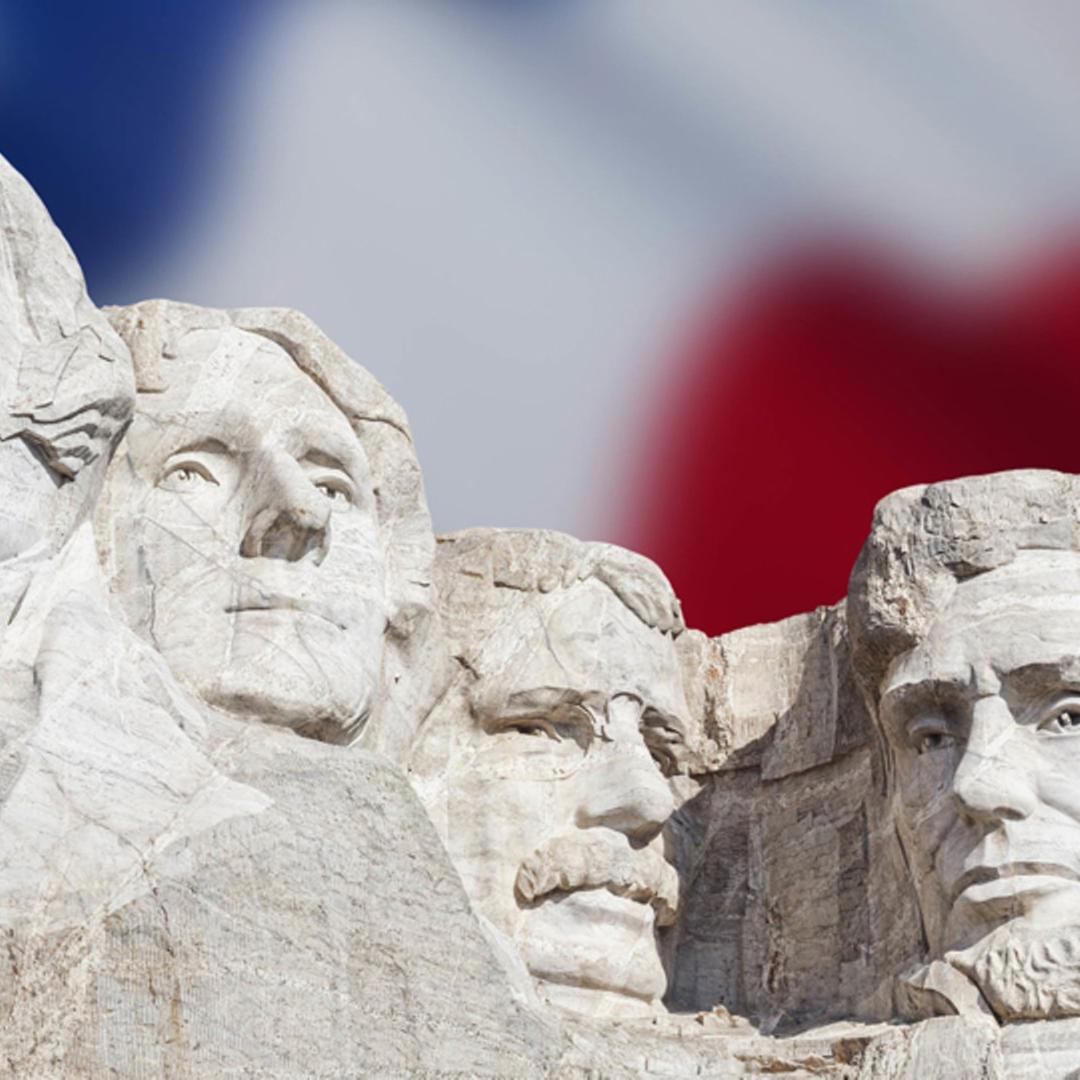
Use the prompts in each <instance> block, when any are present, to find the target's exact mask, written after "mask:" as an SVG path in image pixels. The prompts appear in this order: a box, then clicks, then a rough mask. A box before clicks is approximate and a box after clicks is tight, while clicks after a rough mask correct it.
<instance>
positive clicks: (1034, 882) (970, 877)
mask: <svg viewBox="0 0 1080 1080" xmlns="http://www.w3.org/2000/svg"><path fill="white" fill-rule="evenodd" d="M1055 881H1056V882H1058V883H1062V882H1068V883H1071V884H1077V883H1080V874H1078V873H1077V872H1076V871H1075V870H1073V869H1071V868H1070V867H1068V866H1062V865H1061V864H1060V863H1043V862H1011V863H1002V864H1001V865H1000V866H976V867H975V868H974V869H972V870H968V871H966V872H965V873H963V874H961V875H960V878H959V880H958V881H957V882H956V885H955V886H954V887H953V891H952V898H951V902H952V903H954V904H955V903H956V902H957V901H958V900H959V899H961V897H963V899H964V900H965V901H968V902H970V903H975V904H978V903H990V902H992V901H995V900H1000V899H1001V898H1002V897H1007V896H1017V895H1019V894H1021V893H1025V892H1032V891H1045V890H1046V889H1048V888H1053V886H1054V883H1055Z"/></svg>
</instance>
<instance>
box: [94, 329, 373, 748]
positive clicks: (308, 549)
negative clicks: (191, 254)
mask: <svg viewBox="0 0 1080 1080" xmlns="http://www.w3.org/2000/svg"><path fill="white" fill-rule="evenodd" d="M175 353H176V355H175V356H174V357H172V358H171V359H169V360H168V361H167V363H166V364H165V370H166V372H167V378H168V387H167V389H165V390H164V391H162V392H160V393H141V394H140V395H139V398H138V402H137V407H136V416H135V419H134V421H133V423H132V427H131V430H130V432H129V434H128V437H127V441H126V453H125V454H123V455H121V456H120V457H119V458H118V460H117V462H116V463H115V464H114V467H113V469H112V471H111V473H110V478H109V484H110V486H114V487H115V486H116V485H127V486H128V487H129V489H130V490H128V491H127V492H124V493H122V495H121V497H119V498H114V499H112V500H111V505H113V506H116V507H119V508H120V510H119V511H118V512H119V513H122V514H124V515H125V520H124V521H123V522H122V523H121V524H122V525H123V528H121V529H116V528H114V530H113V532H114V535H117V536H119V537H120V540H121V543H122V544H123V545H124V549H125V550H124V551H123V552H121V553H119V555H120V557H119V559H118V563H119V565H120V568H121V570H120V573H121V574H122V576H123V579H124V580H123V581H121V582H119V583H117V582H114V586H116V587H117V591H118V592H119V593H120V595H121V597H122V600H123V602H124V605H125V608H126V609H127V612H128V616H129V619H130V621H131V622H132V623H133V625H135V627H136V629H138V630H140V631H141V632H142V633H143V634H144V635H145V636H146V637H147V638H148V639H149V640H150V641H152V642H153V644H154V645H155V646H156V648H157V649H158V650H159V651H160V652H161V654H162V655H163V656H164V657H165V659H166V660H167V661H168V663H169V665H170V667H171V668H172V670H173V672H174V674H175V675H176V676H177V677H178V678H179V679H180V680H181V681H182V682H183V683H185V684H186V685H187V686H188V687H189V688H191V689H192V690H193V691H194V692H195V693H196V694H197V695H198V696H200V697H201V698H203V699H204V700H205V701H206V702H207V703H209V704H210V705H213V706H215V707H217V708H220V709H223V710H226V711H229V712H233V713H237V714H243V715H248V716H251V717H253V718H256V719H259V720H263V721H265V722H268V723H274V724H284V725H287V726H290V727H292V728H294V729H296V730H298V731H300V732H301V733H303V734H308V735H313V736H315V737H318V738H322V739H325V740H327V741H343V740H346V739H347V738H348V737H349V736H350V735H351V733H352V732H353V731H354V730H355V729H356V727H357V725H358V724H359V723H360V722H362V720H363V718H364V716H365V715H366V714H367V712H368V710H369V709H370V707H371V704H372V701H373V697H374V694H375V692H376V689H377V686H378V679H379V670H380V662H381V657H382V648H383V632H384V629H385V626H386V621H387V601H386V596H385V593H386V590H385V556H384V552H383V549H382V546H381V543H380V537H379V529H378V521H377V514H376V507H375V499H374V493H373V490H372V480H371V476H370V472H369V468H368V462H367V459H366V457H365V454H364V451H363V448H362V446H361V445H360V443H359V441H358V440H357V438H356V436H355V434H354V432H353V430H352V428H351V426H350V424H349V422H348V420H347V419H346V418H345V416H344V415H343V414H342V413H341V411H340V410H339V409H338V408H337V407H336V406H335V404H334V402H333V401H332V400H331V399H330V398H329V397H328V396H327V395H326V394H325V393H324V392H323V390H322V389H320V387H319V386H318V385H316V383H315V382H314V381H312V379H310V378H309V377H308V376H307V375H306V374H304V372H302V371H301V370H300V368H299V367H297V365H296V364H295V363H294V362H293V360H292V359H291V357H290V356H289V355H288V354H287V353H286V352H285V351H284V350H283V349H282V348H281V347H280V346H278V345H277V344H275V343H273V342H271V341H269V340H268V339H266V338H263V337H261V336H260V335H257V334H253V333H250V332H247V331H242V330H239V329H232V328H230V329H220V328H219V329H207V330H193V331H190V332H189V333H187V334H185V335H184V336H183V337H182V338H181V339H180V341H179V342H178V344H177V347H176V350H175Z"/></svg>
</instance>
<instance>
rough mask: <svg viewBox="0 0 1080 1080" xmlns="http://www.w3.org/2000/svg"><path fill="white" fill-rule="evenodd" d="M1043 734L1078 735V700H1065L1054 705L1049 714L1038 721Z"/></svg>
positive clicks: (1079, 725) (1079, 720) (1079, 727)
mask: <svg viewBox="0 0 1080 1080" xmlns="http://www.w3.org/2000/svg"><path fill="white" fill-rule="evenodd" d="M1039 731H1041V732H1042V733H1043V734H1044V735H1050V736H1054V735H1080V701H1067V702H1064V703H1063V704H1060V705H1055V706H1054V708H1053V709H1052V710H1051V712H1050V714H1049V715H1048V716H1047V717H1046V718H1045V719H1043V720H1042V721H1041V722H1040V723H1039Z"/></svg>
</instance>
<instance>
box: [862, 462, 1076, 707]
mask: <svg viewBox="0 0 1080 1080" xmlns="http://www.w3.org/2000/svg"><path fill="white" fill-rule="evenodd" d="M1028 550H1039V551H1075V550H1080V479H1078V478H1077V477H1075V476H1072V475H1068V474H1064V473H1057V472H1052V471H1049V470H1018V471H1013V472H1003V473H994V474H991V475H989V476H975V477H967V478H964V479H960V480H951V481H946V482H943V483H940V484H931V485H926V486H919V487H912V488H905V489H903V490H901V491H897V492H894V493H893V494H891V495H889V496H887V497H886V498H884V499H883V500H882V501H881V502H880V503H879V504H878V506H877V508H876V510H875V513H874V522H873V526H872V529H871V532H870V536H869V538H868V539H867V541H866V544H865V545H864V547H863V550H862V552H861V554H860V556H859V559H858V562H857V563H856V565H855V569H854V570H853V571H852V576H851V581H850V584H849V589H848V597H847V613H848V622H849V626H850V627H851V636H852V642H853V646H854V651H855V660H856V671H857V674H858V676H859V678H860V681H861V682H862V683H863V685H864V686H866V687H867V688H868V689H869V690H870V691H871V693H872V694H876V692H877V687H878V685H879V684H880V680H881V678H882V677H883V675H884V672H885V670H886V668H887V667H888V665H889V664H890V663H891V661H892V660H893V659H894V658H895V657H896V656H898V655H899V654H900V653H902V652H904V651H906V650H907V649H910V648H912V647H913V646H914V645H915V643H916V642H917V641H918V640H919V638H920V637H921V636H922V635H924V634H925V633H926V629H927V625H928V622H929V620H930V619H931V618H932V617H933V615H934V613H935V612H937V611H939V610H941V609H942V608H943V607H944V606H945V605H946V604H947V603H948V602H949V599H950V598H951V596H952V595H953V593H954V591H955V589H956V588H957V586H958V585H959V584H960V583H961V582H965V581H969V580H971V579H973V578H976V577H978V576H979V575H982V574H986V573H988V572H990V571H993V570H995V569H997V568H999V567H1002V566H1006V565H1008V564H1009V563H1011V562H1012V561H1013V560H1014V559H1015V558H1016V556H1017V554H1018V553H1019V552H1022V551H1028Z"/></svg>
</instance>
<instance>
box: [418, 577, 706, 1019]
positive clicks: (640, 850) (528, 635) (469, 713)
mask: <svg viewBox="0 0 1080 1080" xmlns="http://www.w3.org/2000/svg"><path fill="white" fill-rule="evenodd" d="M508 602H509V603H510V604H515V605H517V613H516V617H511V618H509V619H507V620H506V622H505V623H504V624H503V625H502V627H501V628H500V630H499V632H498V633H496V634H494V635H492V636H491V638H489V640H488V642H487V643H486V648H485V649H484V650H483V652H482V654H481V665H482V670H480V671H478V675H479V679H478V681H477V682H476V683H475V685H474V686H473V688H472V693H471V695H470V697H471V702H472V708H471V710H468V709H466V708H464V707H462V706H461V704H460V703H458V705H457V706H456V708H455V706H454V705H453V704H448V705H447V706H446V709H447V713H448V714H447V715H444V716H443V717H442V718H441V720H440V719H439V718H433V722H432V724H431V726H430V728H429V731H428V742H427V746H426V748H425V754H426V755H427V757H428V759H429V762H435V763H436V766H437V765H438V763H439V762H440V760H441V764H442V767H441V769H440V768H438V767H436V768H434V769H432V770H431V772H432V773H434V775H435V782H434V783H428V784H424V783H423V782H422V783H421V784H420V785H418V786H419V787H420V790H421V794H422V796H424V797H425V801H426V802H427V803H428V805H429V808H430V809H431V812H432V816H433V818H434V819H435V820H436V823H437V824H438V825H440V827H441V828H442V829H443V831H444V833H445V836H446V838H447V845H448V848H449V850H450V853H451V855H452V857H453V858H454V860H455V864H456V865H457V867H458V869H459V871H460V873H461V875H462V878H463V881H464V882H465V887H466V890H467V891H468V892H469V894H470V897H471V898H472V900H473V903H474V904H475V905H476V907H477V909H478V910H479V911H480V912H481V914H483V915H485V916H486V917H487V918H488V919H489V920H490V921H491V922H492V923H493V924H494V925H495V926H496V927H497V928H498V929H499V930H500V931H501V932H502V933H503V934H504V935H505V936H506V937H507V938H509V939H510V942H511V944H512V946H513V948H514V949H515V950H516V952H517V953H518V955H519V956H520V957H521V959H522V960H523V961H524V964H525V966H526V967H527V968H528V970H529V972H530V974H531V975H532V976H533V977H534V978H536V979H537V980H539V981H540V984H541V986H542V988H543V989H544V992H545V994H546V996H547V997H548V998H549V999H551V1000H553V1001H555V1002H557V1003H561V1004H563V1005H567V1006H569V1007H571V1008H575V1009H578V1010H580V1011H588V1012H593V1013H607V1014H611V1015H619V1014H633V1013H634V1012H644V1011H647V1010H648V1009H649V1008H650V1007H651V1006H652V1005H653V1004H654V1003H655V1002H657V1001H658V1000H659V999H660V997H661V996H662V995H663V993H664V990H665V988H666V975H665V972H664V968H663V965H662V963H661V959H660V953H659V949H658V943H657V930H658V929H659V928H660V927H663V926H666V925H670V923H671V922H672V921H673V920H674V916H675V911H676V907H677V904H678V882H677V877H676V874H675V870H674V867H673V866H672V865H671V864H670V862H669V861H668V860H667V856H666V851H665V843H664V837H663V836H662V835H661V830H662V829H663V827H664V825H665V823H666V822H667V820H668V818H669V817H670V815H671V813H672V811H673V810H674V803H673V796H672V792H671V788H670V786H669V784H668V782H667V780H666V779H665V776H664V770H665V769H666V768H667V767H668V766H669V765H670V764H672V752H673V750H674V749H675V748H676V745H675V744H677V743H679V742H681V740H682V737H683V734H684V732H685V726H684V725H685V717H686V716H687V712H688V709H687V705H686V701H685V698H684V696H683V690H682V684H681V676H680V671H679V667H678V663H677V659H676V654H675V646H674V642H673V640H672V638H671V637H670V635H665V634H662V633H661V632H660V631H658V630H654V629H651V628H649V627H648V626H646V625H645V624H644V623H643V622H641V621H640V620H639V619H638V618H637V617H636V616H635V615H634V614H633V613H631V612H630V611H629V610H628V609H627V608H626V607H625V606H624V605H623V604H622V602H621V601H620V600H619V599H618V598H616V596H615V595H614V594H613V593H612V592H611V591H610V590H609V589H608V588H606V587H605V586H604V585H602V584H600V583H599V582H597V581H586V582H584V583H581V584H578V585H575V586H573V587H572V588H571V589H569V590H566V591H563V590H558V591H556V592H553V593H549V594H538V593H532V594H528V595H527V596H523V595H522V594H520V593H519V594H517V596H516V598H514V597H513V596H512V597H511V599H510V600H509V601H508ZM449 714H452V715H449ZM429 775H430V774H429Z"/></svg>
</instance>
